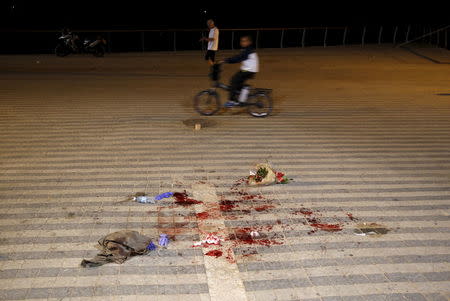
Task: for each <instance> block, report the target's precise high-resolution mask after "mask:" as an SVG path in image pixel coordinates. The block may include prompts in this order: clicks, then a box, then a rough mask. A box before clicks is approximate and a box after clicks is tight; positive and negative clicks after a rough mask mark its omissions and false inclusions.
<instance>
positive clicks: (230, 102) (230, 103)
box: [225, 100, 239, 108]
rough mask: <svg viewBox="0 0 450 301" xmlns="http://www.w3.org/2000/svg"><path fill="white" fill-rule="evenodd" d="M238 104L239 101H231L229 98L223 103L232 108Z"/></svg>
mask: <svg viewBox="0 0 450 301" xmlns="http://www.w3.org/2000/svg"><path fill="white" fill-rule="evenodd" d="M238 105H239V103H238V102H237V101H232V100H229V101H227V102H226V103H225V107H226V108H232V107H236V106H238Z"/></svg>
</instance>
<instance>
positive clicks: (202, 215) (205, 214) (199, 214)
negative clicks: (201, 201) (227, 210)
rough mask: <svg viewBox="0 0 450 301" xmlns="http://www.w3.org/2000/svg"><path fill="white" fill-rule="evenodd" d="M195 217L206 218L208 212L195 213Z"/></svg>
mask: <svg viewBox="0 0 450 301" xmlns="http://www.w3.org/2000/svg"><path fill="white" fill-rule="evenodd" d="M195 216H196V217H197V219H207V218H208V217H209V213H208V212H200V213H197V214H196V215H195Z"/></svg>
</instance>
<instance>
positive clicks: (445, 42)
mask: <svg viewBox="0 0 450 301" xmlns="http://www.w3.org/2000/svg"><path fill="white" fill-rule="evenodd" d="M444 34H445V35H444V46H445V49H448V44H447V39H448V29H446V30H445V32H444Z"/></svg>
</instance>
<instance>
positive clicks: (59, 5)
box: [0, 0, 450, 29]
mask: <svg viewBox="0 0 450 301" xmlns="http://www.w3.org/2000/svg"><path fill="white" fill-rule="evenodd" d="M0 2H1V4H0V5H1V16H0V17H1V21H0V25H1V26H2V27H3V28H26V29H46V28H47V29H56V28H61V27H63V26H69V27H71V28H79V29H88V28H92V29H93V28H95V29H109V28H134V29H137V28H200V27H204V22H205V20H206V19H207V18H214V19H215V20H216V23H217V24H218V26H219V27H222V28H231V27H295V26H321V25H327V26H332V25H354V24H409V23H412V24H436V25H439V24H444V23H449V21H450V17H449V16H448V14H447V11H446V10H445V9H443V7H442V4H441V5H434V4H432V3H431V2H421V3H419V4H415V3H414V2H413V1H409V2H404V4H393V3H398V2H395V1H390V2H383V1H364V0H361V1H359V2H358V4H354V3H353V4H352V3H351V2H348V1H340V2H338V1H333V2H331V1H330V2H326V1H268V2H265V3H270V4H262V3H263V1H247V2H245V1H183V2H180V1H158V2H159V4H156V3H157V1H154V0H148V1H136V0H125V1H123V0H122V1H115V2H114V3H112V2H113V1H103V0H98V1H95V0H91V1H85V0H78V1H77V0H67V1H64V0H60V1H45V0H0ZM180 3H181V4H180ZM258 3H259V4H258ZM293 3H297V4H298V6H299V7H298V8H297V7H296V6H295V5H294V4H293ZM441 3H442V2H441ZM439 7H441V9H439ZM204 10H206V11H207V13H206V14H205V13H204Z"/></svg>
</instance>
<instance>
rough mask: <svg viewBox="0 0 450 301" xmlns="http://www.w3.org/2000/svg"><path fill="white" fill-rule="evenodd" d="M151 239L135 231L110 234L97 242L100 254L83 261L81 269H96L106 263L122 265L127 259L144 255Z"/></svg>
mask: <svg viewBox="0 0 450 301" xmlns="http://www.w3.org/2000/svg"><path fill="white" fill-rule="evenodd" d="M151 242H152V240H151V238H149V237H147V236H145V235H142V234H140V233H139V232H137V231H129V230H123V231H118V232H114V233H110V234H108V235H106V236H105V237H103V238H102V239H100V240H99V241H98V244H99V245H98V246H97V248H98V249H100V251H101V252H100V253H99V254H97V256H95V257H94V258H92V259H83V261H81V266H82V267H96V266H100V265H104V264H106V263H110V262H114V263H123V262H124V261H125V260H127V259H128V257H131V256H136V255H144V254H147V253H148V252H149V250H147V246H148V245H149V244H150V243H151Z"/></svg>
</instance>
